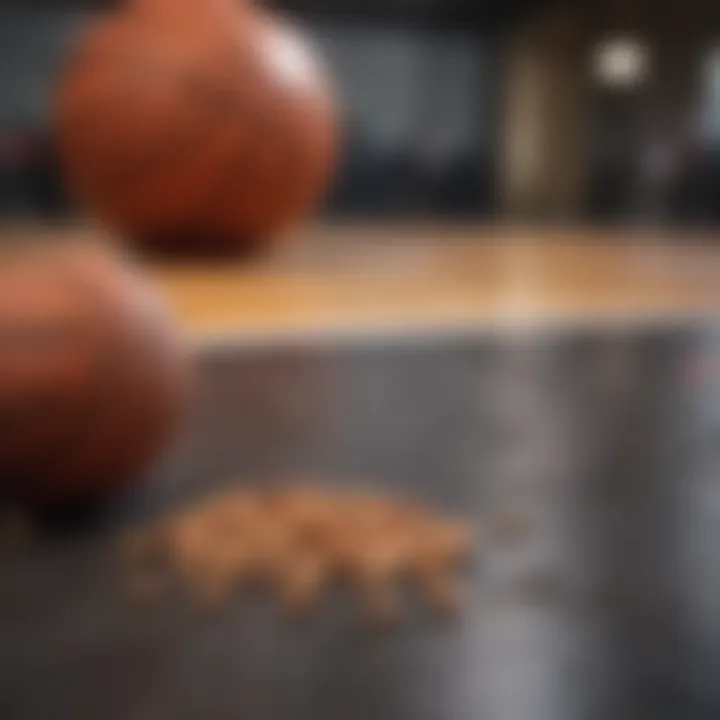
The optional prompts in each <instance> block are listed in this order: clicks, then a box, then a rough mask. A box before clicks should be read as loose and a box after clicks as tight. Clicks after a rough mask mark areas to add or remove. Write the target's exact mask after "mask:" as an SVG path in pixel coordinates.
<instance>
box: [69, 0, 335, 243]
mask: <svg viewBox="0 0 720 720" xmlns="http://www.w3.org/2000/svg"><path fill="white" fill-rule="evenodd" d="M56 126H57V135H58V139H59V146H60V152H61V158H62V160H63V166H64V168H65V171H66V177H67V180H68V184H69V186H70V188H71V190H72V191H73V192H74V193H75V194H76V195H77V197H78V198H79V199H80V200H81V201H82V202H84V203H85V204H86V206H87V207H88V209H89V210H90V211H92V212H94V213H95V214H97V215H98V216H99V217H100V218H101V219H103V220H104V221H106V222H107V223H109V224H110V225H112V226H114V227H115V228H116V229H119V230H120V231H122V232H124V233H125V234H127V235H128V237H129V239H130V240H132V241H134V242H136V243H139V244H140V245H141V246H143V247H144V248H145V249H147V250H150V251H161V252H170V253H173V252H178V253H184V252H189V253H191V254H216V253H220V254H224V253H232V252H240V251H245V250H248V249H252V248H253V247H255V246H257V245H264V244H265V243H267V242H269V241H270V239H271V238H272V236H273V235H275V234H277V233H278V232H280V231H281V230H282V229H284V228H285V227H287V226H288V225H291V224H292V223H294V222H296V221H298V220H300V219H301V218H302V217H303V216H304V215H305V214H306V213H308V212H310V210H311V209H312V207H313V206H314V205H315V204H316V203H317V202H318V201H319V199H320V197H321V195H322V193H323V191H324V189H325V188H326V186H327V185H328V183H329V181H330V178H331V174H332V169H333V165H334V159H335V154H336V145H337V131H336V122H335V115H334V110H333V105H332V100H331V93H330V90H329V86H328V83H327V81H326V79H325V77H324V75H323V71H322V69H321V68H320V66H319V64H318V62H317V61H316V59H315V57H314V56H313V54H312V51H311V50H310V48H309V47H308V46H307V45H306V44H305V43H304V41H303V40H302V38H301V37H300V36H299V35H298V34H297V32H296V31H295V30H294V29H293V28H292V27H291V26H290V25H288V24H287V23H284V22H281V21H280V20H279V19H277V18H274V17H273V16H271V15H269V14H268V13H266V12H263V11H259V10H256V9H254V8H252V7H251V6H250V5H249V4H240V3H233V2H231V0H212V1H210V2H208V1H207V0H180V2H177V3H174V4H173V3H169V2H168V1H167V0H136V3H135V4H134V5H131V6H129V7H128V8H126V9H124V10H122V11H120V12H117V13H115V14H114V15H111V16H110V17H109V18H107V19H104V20H101V21H100V22H99V23H96V24H94V25H91V26H90V27H88V28H87V30H86V32H85V34H84V37H83V38H82V39H81V41H80V43H79V44H78V46H77V49H76V51H75V52H74V54H73V55H72V56H71V57H70V58H69V61H68V64H67V68H66V70H65V72H64V75H63V77H62V80H61V82H60V84H59V88H58V93H57V102H56Z"/></svg>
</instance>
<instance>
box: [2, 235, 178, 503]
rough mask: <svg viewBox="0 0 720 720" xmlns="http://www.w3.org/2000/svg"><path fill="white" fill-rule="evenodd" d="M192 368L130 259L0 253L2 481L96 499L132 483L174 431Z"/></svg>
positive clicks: (87, 252) (39, 492) (79, 250)
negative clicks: (129, 262)
mask: <svg viewBox="0 0 720 720" xmlns="http://www.w3.org/2000/svg"><path fill="white" fill-rule="evenodd" d="M187 386H188V365H187V360H186V357H185V354H184V352H183V348H182V343H181V340H180V338H179V337H178V333H177V331H176V330H175V328H174V326H173V325H172V323H171V322H170V321H169V318H168V316H167V315H166V314H165V311H164V309H163V307H162V304H161V303H160V301H159V299H158V298H157V297H156V296H155V295H154V293H153V292H152V290H151V289H150V288H149V287H148V285H147V284H145V283H144V282H142V281H141V280H140V279H139V278H138V277H137V276H136V274H135V273H134V272H133V271H132V270H131V269H130V268H129V266H127V265H125V264H124V262H123V261H122V260H121V259H120V258H118V257H116V256H114V255H113V254H110V253H108V252H106V251H103V250H99V249H90V248H88V247H80V246H78V247H72V248H68V249H50V250H45V251H42V252H39V251H17V252H14V253H11V254H10V255H9V256H7V257H4V258H3V259H2V261H0V426H1V428H2V432H0V489H1V490H2V492H3V493H5V494H8V495H13V496H18V497H19V498H21V499H24V500H31V501H39V502H43V503H45V502H56V501H59V502H73V501H93V500H95V499H99V498H102V497H104V496H106V495H107V494H108V493H110V492H112V491H114V490H117V489H120V488H122V487H125V486H127V485H128V484H130V483H132V482H133V481H135V480H136V479H137V478H138V477H139V474H140V473H141V472H142V471H143V470H145V469H146V468H147V466H148V464H149V463H150V462H151V461H152V460H153V459H154V458H155V457H156V455H157V454H158V452H159V451H160V450H161V449H162V448H163V447H164V445H165V443H166V442H167V441H168V439H169V438H170V437H171V435H172V434H173V431H174V430H175V428H176V426H177V424H178V421H179V419H180V417H181V415H182V410H183V407H184V405H185V400H186V390H187Z"/></svg>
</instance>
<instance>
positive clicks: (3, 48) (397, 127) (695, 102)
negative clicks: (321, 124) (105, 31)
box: [0, 0, 720, 226]
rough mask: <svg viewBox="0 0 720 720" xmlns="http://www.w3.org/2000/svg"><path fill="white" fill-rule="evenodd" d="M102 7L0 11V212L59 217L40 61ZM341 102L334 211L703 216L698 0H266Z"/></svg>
mask: <svg viewBox="0 0 720 720" xmlns="http://www.w3.org/2000/svg"><path fill="white" fill-rule="evenodd" d="M109 4H110V3H109V2H107V1H106V2H103V0H26V1H25V2H22V3H20V2H16V3H8V2H3V4H2V7H1V8H0V213H1V214H2V216H4V217H10V218H15V217H27V216H36V215H40V216H43V217H56V216H63V215H67V214H71V213H72V209H71V208H70V207H69V206H68V204H67V201H66V199H65V198H64V196H63V192H62V189H61V185H60V181H59V176H58V172H57V167H56V162H55V158H54V154H53V146H52V141H51V139H50V137H49V131H48V111H49V101H50V96H51V88H52V84H53V80H54V77H55V73H56V71H57V68H58V64H59V62H60V60H61V57H62V55H63V52H64V51H65V49H66V47H67V46H68V45H69V44H70V43H72V40H73V37H74V35H75V33H76V31H77V29H78V28H79V26H80V25H81V24H82V20H83V19H84V17H85V16H86V15H87V14H88V13H90V12H92V11H93V10H97V9H100V8H102V7H103V6H107V5H109ZM272 5H273V6H275V7H278V8H281V9H283V10H285V11H287V12H289V13H291V14H292V15H293V16H295V17H296V18H297V19H299V20H300V21H302V23H303V24H304V25H305V27H306V29H307V30H308V31H309V32H310V34H311V35H312V36H313V37H314V39H315V41H316V43H317V44H318V46H319V47H320V49H321V50H322V52H323V54H324V55H325V58H326V60H327V61H328V63H329V65H330V69H331V71H332V73H333V75H334V79H335V84H336V86H337V91H338V93H339V95H340V97H341V99H342V102H343V107H344V110H345V117H344V126H345V143H346V147H345V153H344V160H343V166H342V169H341V173H340V177H339V180H338V182H337V183H336V186H335V189H334V192H333V195H332V197H331V198H330V200H329V202H328V207H327V208H326V212H327V214H328V215H330V216H333V217H339V218H388V217H393V218H400V219H407V218H413V217H423V218H428V219H436V218H437V219H442V220H452V219H454V218H459V219H463V220H467V219H472V220H477V221H489V220H496V219H511V220H516V219H522V220H543V221H548V222H557V223H564V222H582V223H587V224H612V223H628V222H631V223H639V224H651V225H654V226H658V225H662V226H665V225H674V226H677V225H684V224H696V225H704V226H711V225H715V224H716V223H718V222H719V221H720V202H718V200H720V197H719V196H720V182H717V180H718V179H720V39H719V35H718V30H720V6H719V5H718V3H717V2H713V0H685V1H684V2H680V1H679V0H667V1H664V2H663V1H661V0H655V1H653V2H651V1H650V0H610V1H608V0H583V1H582V2H578V1H577V0H482V1H479V0H342V2H337V0H335V1H331V0H282V1H281V0H275V2H273V3H272Z"/></svg>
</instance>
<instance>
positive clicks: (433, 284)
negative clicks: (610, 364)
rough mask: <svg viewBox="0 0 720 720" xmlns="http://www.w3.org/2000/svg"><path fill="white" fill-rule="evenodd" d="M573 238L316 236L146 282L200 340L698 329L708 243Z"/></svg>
mask: <svg viewBox="0 0 720 720" xmlns="http://www.w3.org/2000/svg"><path fill="white" fill-rule="evenodd" d="M683 241H684V242H683V244H680V243H676V242H674V239H673V238H672V236H669V235H664V236H659V235H653V234H650V233H634V234H633V233H629V232H627V231H622V232H621V231H617V232H606V233H601V232H592V231H584V230H565V231H558V230H555V231H553V230H537V229H535V230H530V229H528V230H523V229H496V230H492V229H480V228H478V229H473V228H459V227H457V226H455V227H449V228H442V227H438V228H432V229H431V228H428V227H427V226H421V227H412V226H397V227H394V228H388V227H378V228H372V227H371V228H359V227H356V228H352V227H351V228H324V229H313V230H312V231H307V232H306V233H305V236H304V237H301V238H300V239H299V240H297V239H296V240H295V241H294V242H292V243H289V244H288V245H286V246H284V247H282V248H281V249H280V251H279V252H277V253H275V254H273V255H271V256H270V257H268V258H266V259H260V260H259V261H258V262H255V263H250V264H237V265H233V264H228V263H225V264H223V265H220V266H198V265H188V266H184V265H173V266H156V267H155V268H154V269H153V272H154V273H155V275H156V277H157V279H158V280H159V284H160V286H161V288H162V289H163V291H164V292H165V293H166V294H167V296H168V298H169V301H170V304H171V306H172V307H173V308H174V309H175V310H176V311H177V313H178V315H179V317H180V318H181V320H182V322H183V323H184V324H185V326H186V327H187V328H188V330H189V331H190V332H192V333H194V334H196V335H198V336H200V337H204V338H207V337H212V338H222V337H223V336H224V335H226V336H244V337H246V339H247V338H249V337H250V336H255V337H258V336H267V335H276V336H282V335H284V334H291V335H298V334H299V335H302V334H304V333H310V334H313V333H326V332H329V333H332V332H339V333H355V332H365V331H371V332H372V331H379V332H382V331H384V330H385V331H387V330H391V331H392V332H397V331H400V332H403V331H423V330H431V329H440V330H442V329H449V328H454V329H457V328H459V327H460V328H464V329H470V330H477V329H480V328H482V327H487V326H495V327H497V326H500V327H502V326H503V325H505V324H509V325H512V324H513V323H515V322H518V321H520V322H522V321H527V322H531V323H539V324H541V325H542V324H545V323H550V324H558V323H560V324H563V323H568V322H570V323H579V324H581V325H582V324H583V323H585V322H590V323H595V322H598V321H600V322H603V321H608V320H609V321H618V320H619V321H623V320H627V319H630V320H635V321H640V322H642V321H647V322H657V321H662V320H663V319H667V318H678V317H685V318H687V319H688V321H691V319H692V318H693V317H699V316H705V315H707V313H708V311H712V310H713V309H714V308H715V307H717V306H719V305H720V287H719V286H718V283H717V281H716V279H717V277H718V270H720V247H718V249H715V248H714V247H713V238H712V237H707V236H702V235H699V234H698V235H695V236H694V237H692V236H691V237H690V241H689V242H688V238H687V236H685V237H684V238H683Z"/></svg>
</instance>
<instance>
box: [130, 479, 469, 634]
mask: <svg viewBox="0 0 720 720" xmlns="http://www.w3.org/2000/svg"><path fill="white" fill-rule="evenodd" d="M470 546H471V538H470V534H469V532H468V529H467V528H466V527H465V526H464V525H462V524H458V523H454V522H449V521H445V520H442V519H439V518H438V517H436V516H435V515H434V514H433V513H432V512H431V511H430V510H429V508H427V507H424V506H422V505H420V504H416V503H409V502H400V501H395V500H391V499H389V498H383V497H380V496H377V495H373V494H368V493H354V492H344V493H343V492H335V493H331V492H327V491H324V490H315V489H304V488H290V489H284V490H264V491H257V490H247V489H236V490H229V491H225V492H222V493H220V494H218V495H216V496H213V497H211V498H210V499H207V500H205V501H203V502H202V503H201V504H198V505H194V506H192V507H190V508H188V509H186V510H184V511H182V512H180V513H177V514H176V515H173V516H171V517H168V518H165V519H161V520H159V521H155V522H153V523H151V524H150V525H148V526H147V527H144V528H141V529H139V530H135V531H133V532H132V533H131V534H130V535H128V536H127V537H126V538H124V542H123V554H124V557H125V561H126V563H127V568H128V572H129V575H128V578H129V580H131V584H130V585H129V587H130V588H131V590H132V592H133V594H134V595H135V596H136V597H137V598H141V597H149V596H151V595H153V594H154V593H156V592H159V591H160V590H162V589H164V588H165V587H166V586H167V583H168V581H172V580H173V579H174V580H179V581H180V582H181V583H182V585H183V586H184V587H185V588H187V590H188V591H189V592H190V593H191V595H192V597H193V598H195V599H196V600H197V601H198V602H199V603H200V604H201V605H202V606H203V607H206V608H209V609H216V608H221V607H224V606H225V605H226V604H227V603H228V601H230V600H231V599H232V598H233V596H234V595H235V594H236V593H238V592H241V591H243V590H248V589H251V588H257V587H261V588H264V589H266V590H269V591H271V593H272V594H273V595H274V596H276V597H277V598H278V599H279V601H280V603H281V605H282V606H283V607H284V608H285V609H286V611H287V612H288V613H290V614H292V615H301V614H304V613H307V612H309V611H310V610H311V609H313V607H315V605H316V604H317V603H318V602H319V600H320V599H321V597H322V595H323V593H324V591H326V590H327V589H328V588H330V587H331V586H333V585H335V584H337V583H345V584H347V585H349V586H350V587H352V588H354V589H356V590H357V591H358V592H359V593H360V596H361V598H362V600H363V603H364V606H365V608H366V610H367V613H368V616H369V617H370V618H371V619H372V620H375V621H380V622H386V621H390V620H393V619H396V618H397V617H398V616H399V613H400V609H401V608H400V602H399V587H400V584H401V583H403V582H410V583H413V584H414V585H416V586H417V587H419V588H420V589H421V591H422V592H423V594H424V595H425V596H426V598H427V599H428V601H429V602H430V604H431V605H432V606H433V607H434V608H436V609H437V610H438V611H442V612H451V611H453V610H454V609H455V608H456V607H457V604H458V601H459V598H458V588H457V583H456V575H457V569H458V567H459V566H460V564H461V563H462V562H463V561H464V560H465V559H466V558H467V557H468V555H469V553H470Z"/></svg>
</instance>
